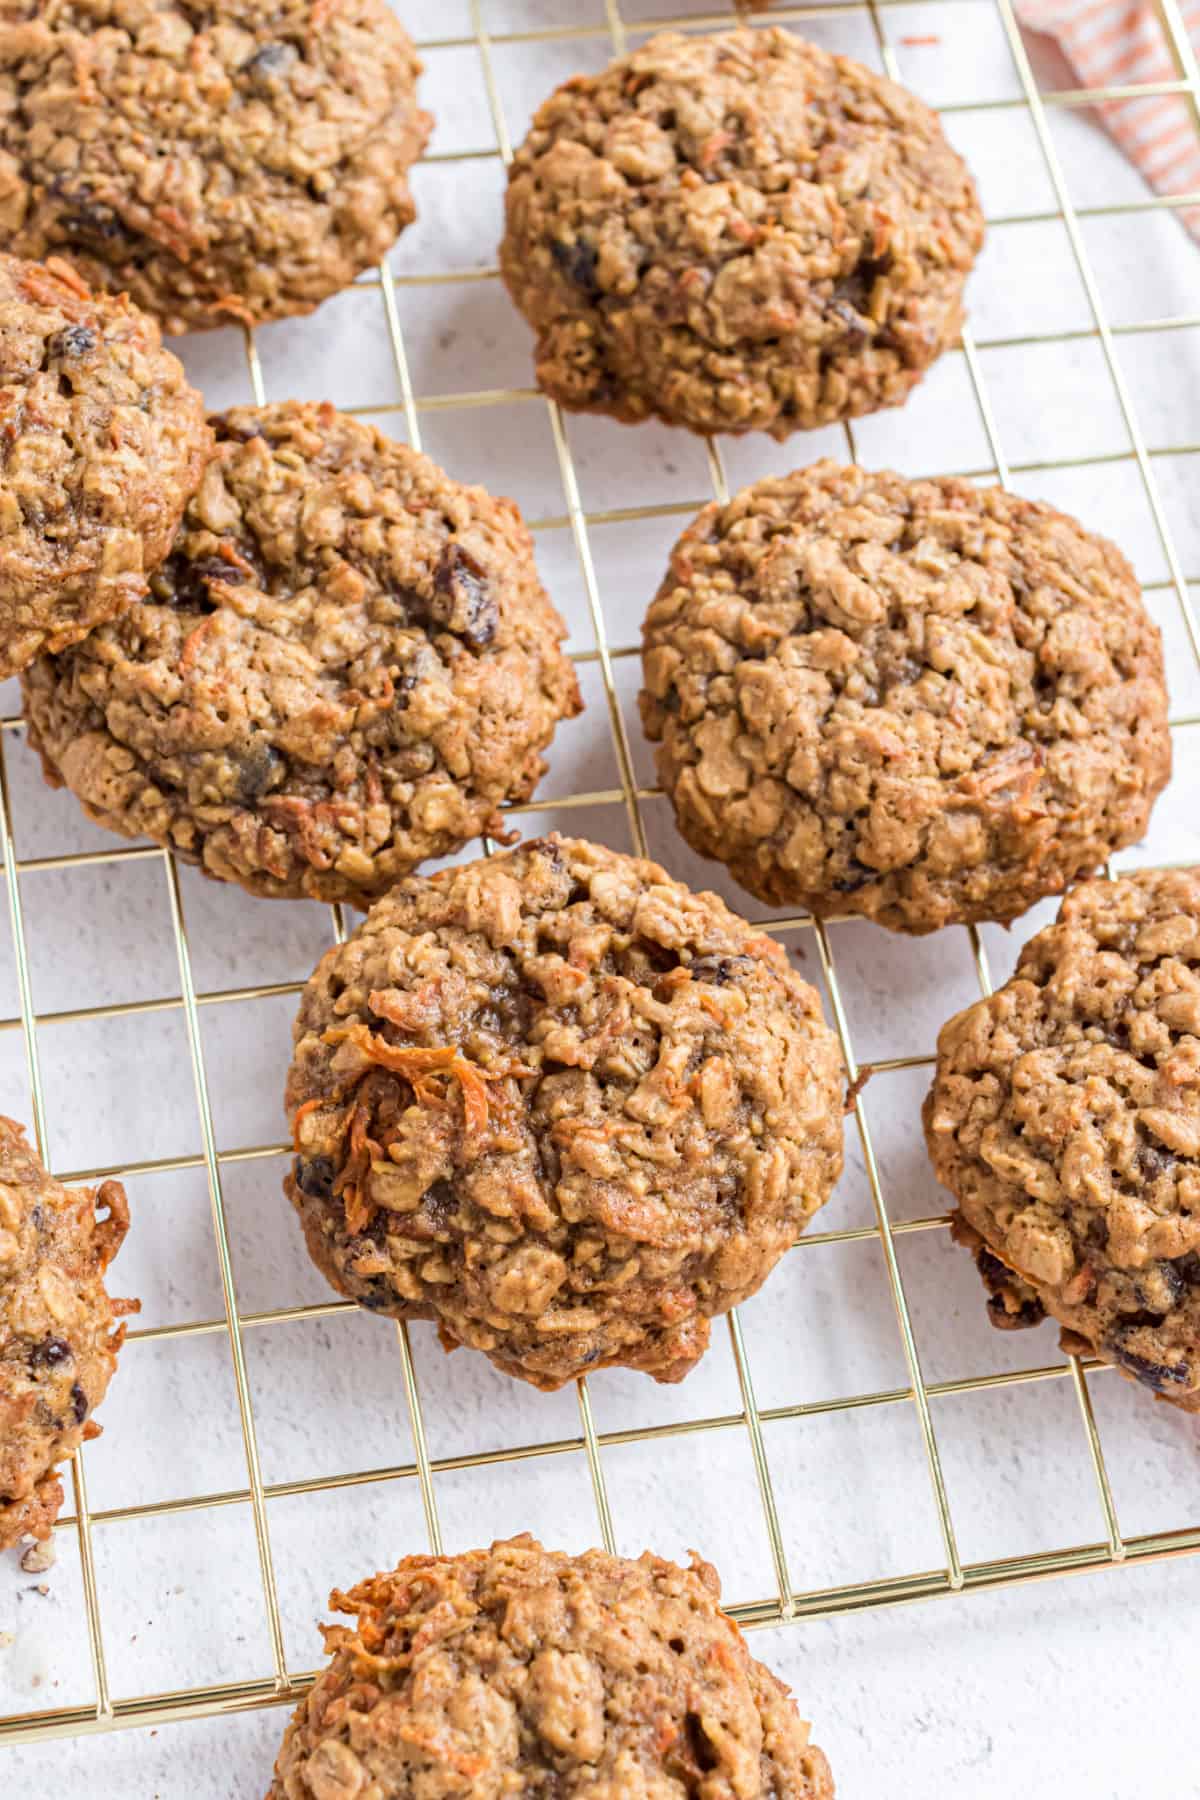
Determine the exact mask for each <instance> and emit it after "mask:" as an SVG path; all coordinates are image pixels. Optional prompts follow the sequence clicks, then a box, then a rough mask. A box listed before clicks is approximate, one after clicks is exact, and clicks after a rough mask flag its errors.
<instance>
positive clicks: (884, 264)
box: [500, 28, 983, 438]
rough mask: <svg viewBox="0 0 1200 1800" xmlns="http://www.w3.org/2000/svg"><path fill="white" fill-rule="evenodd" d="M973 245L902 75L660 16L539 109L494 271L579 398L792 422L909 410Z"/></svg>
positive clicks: (978, 230) (948, 329) (956, 324)
mask: <svg viewBox="0 0 1200 1800" xmlns="http://www.w3.org/2000/svg"><path fill="white" fill-rule="evenodd" d="M982 242H983V216H982V213H981V211H980V207H979V201H978V198H977V197H976V193H975V188H974V185H973V183H972V181H971V177H970V175H969V174H968V173H967V170H966V167H965V165H964V164H963V162H962V159H961V158H960V157H959V156H958V155H957V154H956V152H955V151H954V150H952V149H951V147H950V145H949V144H948V143H947V142H946V139H945V137H944V136H943V134H942V128H941V124H940V123H939V121H938V118H937V115H936V114H935V113H933V112H931V111H930V110H929V108H928V107H927V106H924V105H923V104H922V103H921V101H919V100H918V99H916V98H915V96H914V95H912V94H910V93H908V92H906V90H905V89H904V88H901V87H898V86H897V85H896V84H895V83H894V82H891V81H887V80H885V79H884V78H883V77H882V76H880V75H877V74H875V73H874V72H873V71H872V70H870V69H866V68H864V67H863V66H862V65H861V64H860V63H856V62H852V61H851V60H850V59H849V58H848V57H845V56H831V55H830V54H829V52H828V51H826V50H822V49H820V48H818V46H817V45H815V44H810V43H806V42H805V40H804V39H803V38H799V37H796V36H795V35H794V34H793V33H792V32H790V31H786V30H783V29H781V28H774V29H768V30H761V31H756V30H748V29H743V30H736V31H725V32H720V33H718V34H716V35H714V36H711V37H701V36H687V37H684V36H681V35H679V34H678V33H676V32H664V33H662V34H660V35H659V36H657V37H654V38H651V39H650V41H649V42H648V43H645V44H641V45H639V46H638V47H637V49H635V50H633V51H631V52H630V53H629V55H627V56H622V57H619V58H618V59H617V61H615V62H613V63H611V64H610V65H609V67H608V68H607V69H605V70H604V71H603V72H602V73H600V74H598V75H580V76H577V77H576V78H575V79H574V80H573V81H568V82H566V83H565V84H564V86H562V87H560V88H559V89H558V90H557V91H556V92H555V93H553V94H552V95H551V96H550V98H549V99H548V100H546V101H545V102H544V104H543V105H542V106H541V107H539V109H538V111H537V113H536V115H535V116H534V120H533V125H532V127H531V129H530V132H529V135H528V136H527V138H526V139H525V142H524V143H523V144H522V145H521V147H520V149H519V150H518V151H517V154H516V157H515V158H514V160H513V164H512V168H511V170H510V172H509V185H508V199H507V229H506V232H505V236H504V241H503V243H502V245H501V247H500V265H501V270H502V273H503V276H504V280H505V282H506V284H507V286H508V290H509V292H510V294H511V295H512V298H513V300H514V302H515V304H516V305H517V306H518V307H519V308H520V310H521V312H522V313H523V314H524V315H525V317H526V319H527V320H528V321H529V323H530V325H531V326H532V327H533V329H534V331H535V333H536V334H537V343H536V349H535V356H536V362H537V374H538V380H539V382H540V383H541V385H542V387H543V388H544V389H545V391H546V392H547V393H548V394H550V395H552V396H553V397H554V398H555V399H556V400H558V401H560V402H561V403H562V404H563V405H564V406H569V407H574V408H577V409H580V410H585V411H591V412H605V413H611V414H612V415H613V416H614V417H615V418H617V419H620V420H623V421H625V422H627V423H632V422H636V421H638V420H641V419H646V418H649V417H651V416H656V417H658V418H660V419H664V420H666V421H667V423H668V424H672V425H684V426H687V427H689V428H690V429H691V430H693V431H704V432H717V431H731V432H742V431H750V430H758V431H769V432H772V433H773V434H774V435H775V436H776V437H778V438H783V437H786V436H787V435H788V433H789V432H792V431H799V430H807V429H809V428H811V427H813V426H817V425H826V424H829V423H831V422H833V421H835V420H838V419H849V418H853V417H855V416H856V415H857V414H859V413H866V412H873V411H874V410H875V409H876V408H877V407H881V406H897V405H899V404H900V403H901V402H902V401H903V400H904V399H905V398H906V396H907V395H908V394H909V392H910V391H911V389H912V388H913V386H914V385H915V384H916V382H918V381H919V380H920V379H921V376H922V375H923V374H924V372H925V370H926V369H927V368H928V367H929V366H930V364H931V363H932V362H933V361H934V359H935V358H936V357H937V356H939V355H940V354H941V353H942V351H943V350H945V349H947V348H948V347H949V346H950V345H952V344H953V343H954V342H955V341H956V340H957V338H958V334H959V330H960V328H961V325H962V319H963V307H962V293H963V285H964V282H965V280H966V277H967V274H968V272H969V271H970V268H971V265H972V263H973V262H974V260H975V257H976V256H977V254H978V252H979V249H980V246H981V244H982Z"/></svg>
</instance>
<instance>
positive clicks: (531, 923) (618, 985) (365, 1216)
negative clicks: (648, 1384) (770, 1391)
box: [286, 837, 842, 1388]
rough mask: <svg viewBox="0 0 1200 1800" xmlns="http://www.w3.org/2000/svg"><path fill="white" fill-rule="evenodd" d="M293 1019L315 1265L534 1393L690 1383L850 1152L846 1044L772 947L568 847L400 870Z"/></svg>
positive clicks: (652, 873)
mask: <svg viewBox="0 0 1200 1800" xmlns="http://www.w3.org/2000/svg"><path fill="white" fill-rule="evenodd" d="M294 1039H295V1054H294V1058H293V1062H292V1067H291V1071H290V1073H289V1076H288V1083H287V1098H286V1104H287V1109H288V1114H289V1118H290V1120H291V1124H292V1130H293V1135H294V1142H295V1146H296V1150H297V1153H298V1154H297V1159H296V1163H295V1166H294V1169H293V1171H292V1173H291V1175H289V1177H288V1179H287V1183H286V1187H287V1192H288V1195H289V1197H290V1199H291V1201H292V1204H293V1205H294V1206H295V1207H296V1210H297V1212H298V1213H299V1215H300V1218H301V1221H302V1223H303V1226H304V1231H305V1236H306V1238H307V1241H308V1247H309V1251H310V1253H311V1254H312V1256H313V1259H314V1261H315V1262H316V1263H317V1265H318V1267H319V1268H321V1269H322V1271H323V1272H324V1274H325V1275H326V1276H327V1277H328V1279H329V1280H330V1281H331V1282H332V1283H333V1285H334V1287H336V1288H337V1289H338V1291H339V1292H341V1293H345V1294H349V1295H351V1296H352V1297H353V1298H354V1299H356V1300H358V1301H359V1302H360V1303H361V1304H362V1305H364V1306H367V1307H369V1308H371V1309H372V1310H374V1311H378V1312H383V1313H388V1314H391V1315H392V1316H394V1317H401V1318H429V1319H436V1320H437V1322H438V1325H439V1328H440V1331H441V1334H442V1338H443V1341H444V1342H445V1344H446V1346H447V1348H453V1346H454V1345H455V1344H469V1345H471V1346H473V1347H474V1348H475V1349H478V1350H482V1351H484V1352H485V1353H486V1354H487V1355H488V1356H489V1357H490V1358H491V1359H492V1361H493V1362H494V1363H496V1364H497V1366H498V1367H500V1368H502V1369H504V1370H506V1371H507V1372H508V1373H509V1374H512V1375H519V1376H522V1377H523V1378H524V1379H525V1380H527V1381H531V1382H533V1383H534V1384H535V1385H537V1386H539V1387H544V1388H555V1387H559V1386H561V1384H562V1383H563V1382H565V1381H569V1380H571V1379H572V1378H573V1377H574V1376H576V1375H578V1374H581V1373H582V1372H583V1371H584V1370H586V1369H594V1368H598V1367H603V1366H605V1365H608V1364H621V1365H624V1366H626V1367H630V1368H637V1369H642V1370H645V1371H646V1372H647V1373H649V1374H652V1375H654V1376H655V1377H656V1378H657V1379H658V1380H660V1381H677V1380H679V1379H681V1377H682V1376H684V1375H685V1374H686V1373H687V1372H688V1370H689V1369H690V1368H691V1367H692V1366H693V1364H694V1363H695V1362H696V1361H697V1359H698V1358H699V1357H700V1356H701V1355H702V1354H703V1352H704V1350H705V1349H706V1348H707V1345H708V1335H709V1320H710V1318H711V1317H712V1316H713V1315H714V1314H717V1313H722V1312H725V1311H727V1310H728V1309H729V1307H731V1306H734V1305H736V1304H737V1303H738V1302H739V1301H741V1300H744V1299H745V1298H747V1296H748V1295H750V1294H752V1293H754V1292H755V1290H756V1289H757V1288H758V1287H759V1286H760V1285H761V1283H762V1282H763V1281H764V1280H765V1279H766V1277H767V1275H768V1274H769V1273H770V1271H771V1269H772V1268H773V1267H774V1265H775V1263H776V1262H778V1260H779V1258H780V1257H781V1256H782V1255H783V1254H784V1252H785V1251H786V1250H787V1249H789V1248H790V1246H791V1245H792V1243H793V1242H794V1240H795V1238H796V1235H797V1234H798V1233H799V1232H800V1231H802V1230H803V1228H804V1226H805V1225H806V1224H807V1223H808V1220H809V1219H810V1218H811V1216H812V1214H813V1213H814V1212H816V1210H817V1208H818V1207H819V1206H821V1205H822V1204H823V1202H824V1201H825V1200H826V1198H827V1197H828V1195H829V1193H830V1191H831V1189H832V1187H833V1185H834V1183H835V1181H836V1180H837V1177H838V1174H839V1173H840V1170H841V1162H842V1121H841V1059H840V1055H839V1052H838V1049H837V1042H836V1039H835V1038H834V1036H833V1033H832V1032H831V1031H830V1030H829V1029H828V1027H827V1026H826V1025H825V1023H824V1020H823V1019H822V1017H821V1004H820V1001H819V999H818V997H817V995H816V993H815V992H814V990H813V989H812V988H811V987H810V986H809V985H808V983H807V982H805V981H802V980H801V978H800V977H799V975H797V974H796V973H795V971H794V970H793V969H792V967H791V965H790V964H789V963H788V960H787V957H786V955H785V953H784V951H783V950H782V949H781V948H780V946H779V945H778V944H776V943H774V942H773V941H772V940H771V939H769V938H766V937H764V936H763V935H762V934H761V933H760V932H758V931H756V930H755V929H754V928H753V927H751V926H749V925H747V924H746V923H745V922H744V921H743V920H741V919H739V918H737V917H736V915H735V914H733V913H731V912H730V911H729V910H728V909H727V907H726V906H725V905H724V904H723V902H722V901H720V900H719V899H718V898H717V897H716V895H715V894H693V893H691V892H689V890H688V889H687V888H685V887H683V886H682V885H681V884H680V883H679V882H676V881H672V880H671V879H670V877H669V876H668V875H666V874H665V873H664V871H663V870H662V869H660V868H659V867H657V865H656V864H654V863H649V862H641V861H638V860H637V859H635V858H634V857H630V856H624V855H621V854H619V853H618V852H616V851H613V850H606V849H603V848H601V847H600V846H599V845H596V844H589V843H586V842H584V841H582V840H579V839H570V838H558V837H549V838H543V839H538V840H535V841H534V842H531V843H529V844H524V845H522V846H521V848H520V849H518V850H514V851H512V852H510V853H509V854H508V855H506V856H496V857H492V858H490V859H488V858H485V859H484V860H483V861H481V862H478V863H472V864H468V865H465V866H463V867H459V868H454V869H448V870H444V871H442V872H441V873H440V874H438V875H435V876H433V877H431V878H429V879H421V878H419V877H416V878H412V879H410V880H408V881H405V882H402V883H401V884H400V885H399V886H398V887H396V888H395V889H394V890H393V892H392V893H391V894H389V895H388V896H387V897H386V898H385V899H384V900H382V901H380V902H379V904H378V905H377V906H375V907H374V908H373V909H372V911H371V913H370V914H369V916H368V918H367V920H366V922H365V923H364V924H363V925H362V926H361V927H360V928H359V930H358V931H357V932H356V933H355V934H354V936H353V937H352V938H351V939H350V940H349V941H348V942H347V943H346V944H344V945H340V946H338V947H336V948H335V949H333V950H331V951H330V952H329V954H328V955H327V956H326V957H325V958H324V959H323V960H322V962H321V963H320V964H319V965H318V967H317V970H316V973H315V974H314V975H313V977H312V979H311V981H310V982H309V984H308V986H307V988H306V989H305V991H304V996H303V999H302V1001H301V1004H300V1012H299V1016H298V1018H297V1021H296V1025H295V1030H294Z"/></svg>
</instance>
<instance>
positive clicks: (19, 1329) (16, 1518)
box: [0, 1118, 137, 1550]
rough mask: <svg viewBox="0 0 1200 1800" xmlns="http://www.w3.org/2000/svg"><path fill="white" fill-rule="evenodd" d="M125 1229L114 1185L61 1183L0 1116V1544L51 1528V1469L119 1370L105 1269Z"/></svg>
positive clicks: (57, 1496)
mask: <svg viewBox="0 0 1200 1800" xmlns="http://www.w3.org/2000/svg"><path fill="white" fill-rule="evenodd" d="M128 1229H129V1207H128V1204H127V1202H126V1199H125V1190H124V1189H123V1188H122V1186H121V1184H120V1182H119V1181H106V1182H104V1183H103V1185H102V1186H101V1187H98V1188H94V1189H93V1188H65V1187H63V1186H62V1185H61V1184H60V1183H59V1182H57V1181H55V1180H54V1179H53V1177H51V1176H50V1175H48V1174H47V1173H46V1171H45V1169H44V1168H43V1167H42V1165H41V1162H40V1161H39V1160H38V1158H37V1156H36V1155H35V1154H34V1152H33V1151H32V1150H31V1149H30V1147H29V1145H28V1143H27V1142H26V1141H25V1133H24V1132H23V1131H22V1129H21V1127H20V1126H19V1125H18V1124H16V1123H15V1121H14V1120H12V1119H5V1118H0V1550H6V1549H8V1548H9V1547H10V1546H11V1545H13V1544H16V1543H18V1542H19V1541H20V1539H21V1538H22V1537H23V1536H25V1535H26V1533H30V1534H32V1535H33V1536H34V1537H36V1538H47V1537H49V1536H50V1532H51V1529H52V1527H53V1525H54V1521H55V1519H56V1518H57V1517H58V1513H59V1509H60V1507H61V1506H62V1502H63V1491H62V1482H61V1481H60V1479H59V1476H58V1469H57V1465H58V1464H59V1463H61V1462H65V1461H66V1459H67V1458H68V1457H70V1456H73V1455H74V1454H75V1452H76V1450H77V1449H78V1448H79V1446H80V1444H81V1443H82V1442H83V1441H84V1439H85V1438H92V1437H96V1436H97V1435H98V1433H99V1426H98V1425H96V1423H95V1421H94V1420H93V1418H92V1413H93V1411H94V1410H95V1408H96V1407H97V1406H98V1405H99V1404H100V1402H101V1400H103V1398H104V1395H105V1393H106V1391H107V1389H108V1384H109V1381H110V1379H111V1377H112V1374H113V1371H114V1369H115V1368H116V1366H117V1352H118V1350H119V1349H120V1348H121V1343H122V1340H123V1339H124V1336H125V1327H124V1325H119V1326H117V1328H116V1330H114V1329H113V1327H114V1324H115V1322H116V1320H117V1319H119V1318H122V1317H123V1316H124V1315H125V1314H126V1313H130V1312H136V1311H137V1302H136V1301H132V1300H110V1299H109V1297H108V1294H107V1293H106V1291H105V1287H104V1271H105V1270H106V1269H107V1267H108V1265H109V1263H110V1262H111V1261H112V1259H113V1257H114V1256H115V1255H116V1254H117V1251H118V1250H119V1249H120V1248H121V1243H122V1241H123V1239H124V1237H125V1233H126V1231H127V1230H128Z"/></svg>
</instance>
